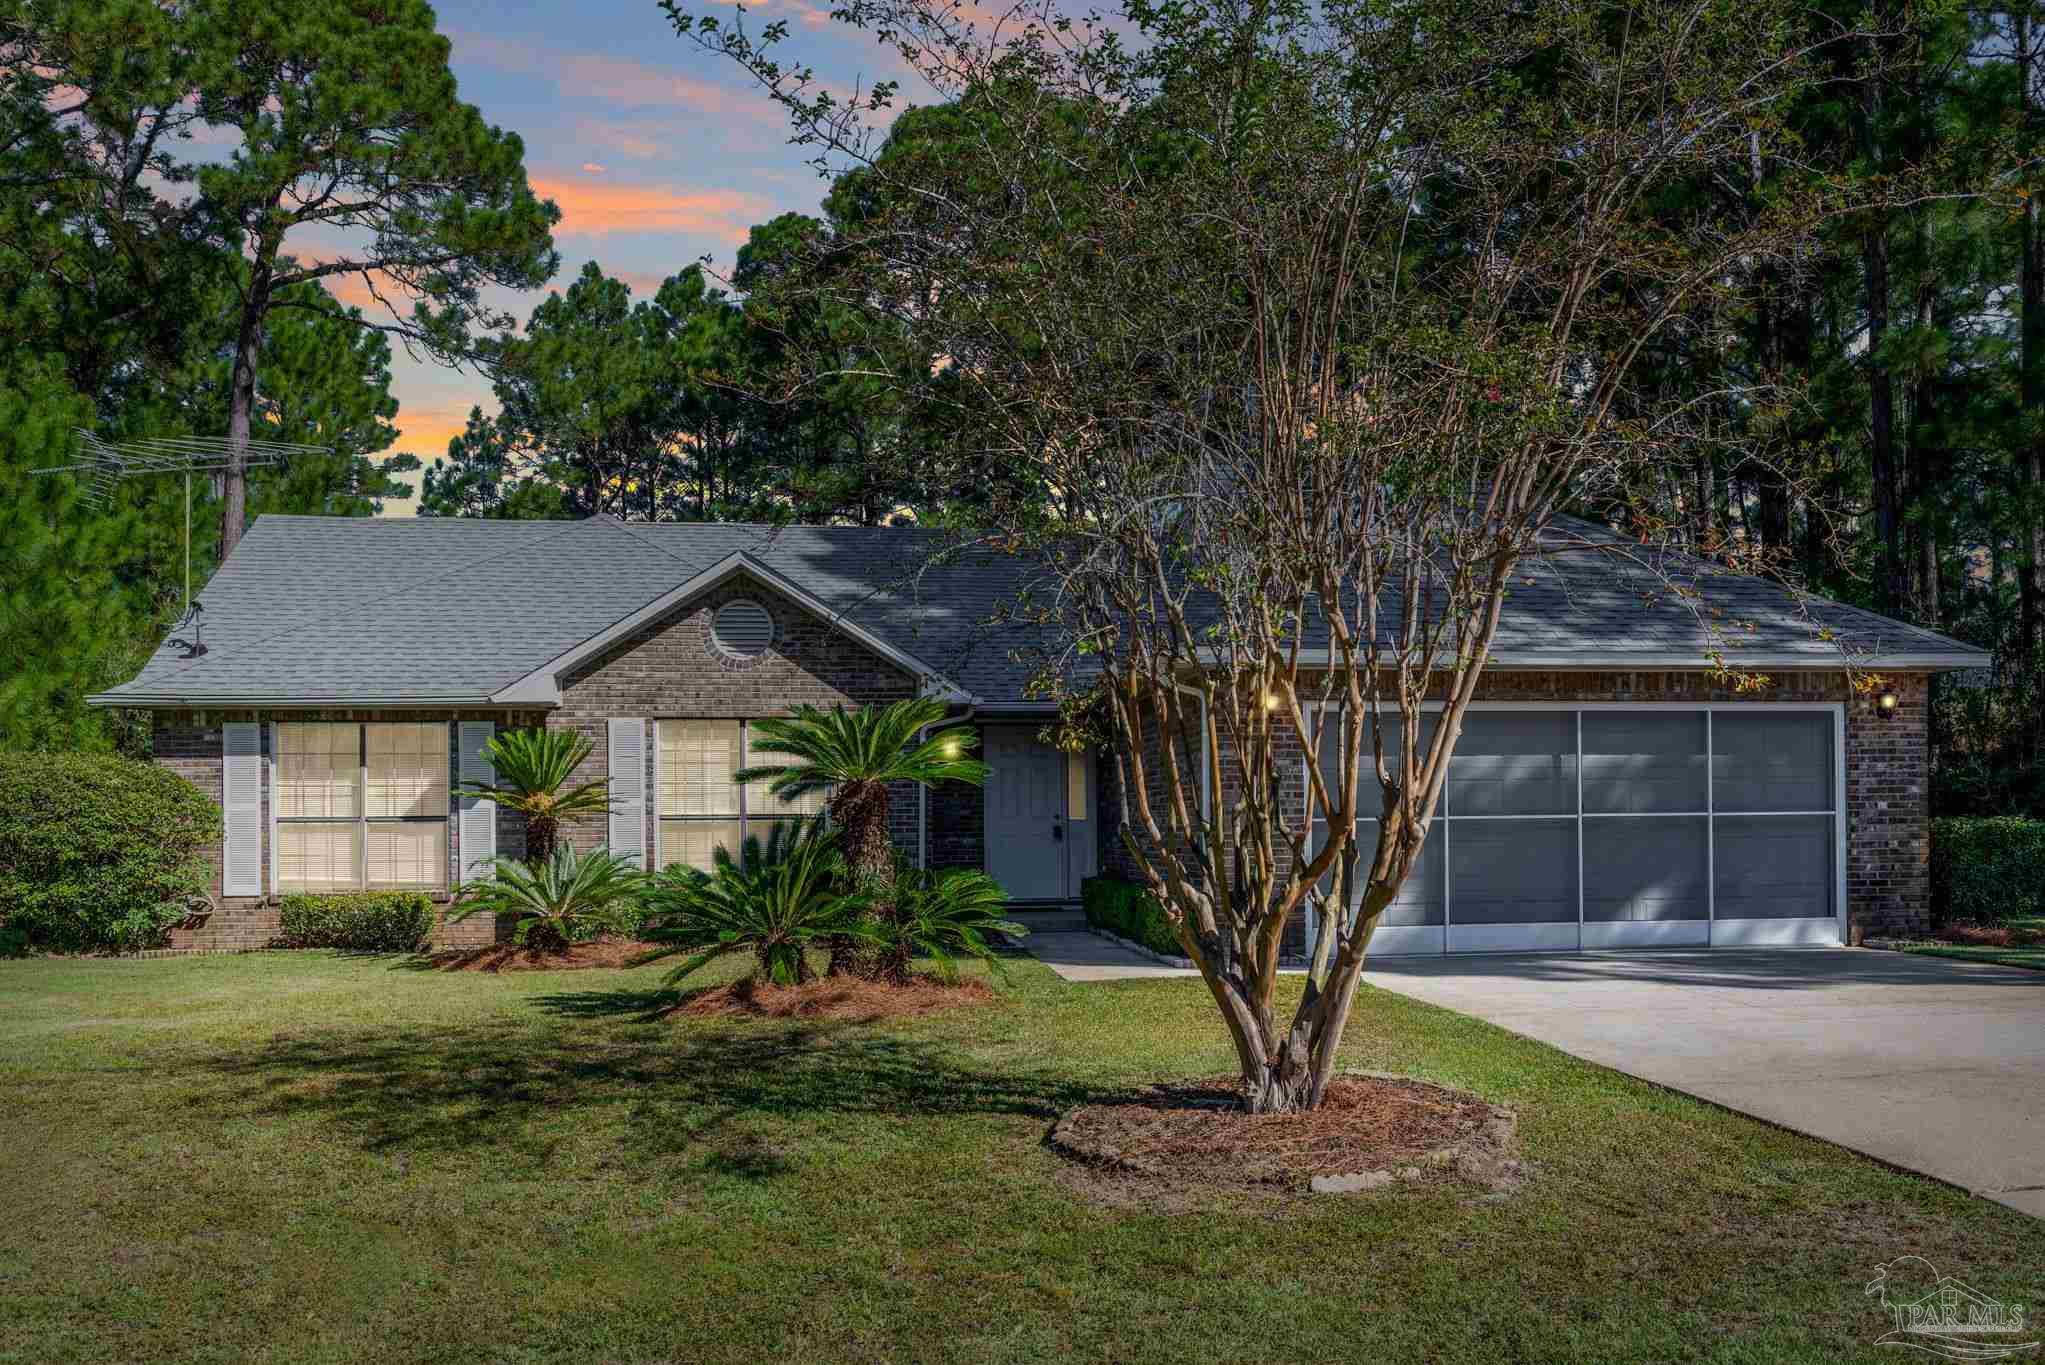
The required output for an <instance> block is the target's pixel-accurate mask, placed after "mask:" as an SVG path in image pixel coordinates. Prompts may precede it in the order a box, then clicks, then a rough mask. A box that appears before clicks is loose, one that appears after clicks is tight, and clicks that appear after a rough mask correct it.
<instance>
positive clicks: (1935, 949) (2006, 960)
mask: <svg viewBox="0 0 2045 1365" xmlns="http://www.w3.org/2000/svg"><path fill="white" fill-rule="evenodd" d="M2006 927H2008V928H2009V929H2011V930H2013V931H2015V936H2016V939H2017V943H2016V944H2015V945H2014V946H2012V947H2008V948H1992V947H1988V946H1986V945H1981V944H1972V943H1933V944H1920V945H1918V946H1916V947H1912V948H1908V949H1906V950H1905V951H1906V952H1912V953H1918V954H1921V955H1922V956H1925V957H1951V958H1958V959H1959V960H1960V961H1962V962H1993V963H1995V964H1997V965H1998V966H2003V967H2029V968H2030V969H2031V970H2032V971H2035V972H2045V918H2039V917H2036V916H2033V917H2031V918H2027V919H2013V920H2010V921H2008V924H2007V926H2006Z"/></svg>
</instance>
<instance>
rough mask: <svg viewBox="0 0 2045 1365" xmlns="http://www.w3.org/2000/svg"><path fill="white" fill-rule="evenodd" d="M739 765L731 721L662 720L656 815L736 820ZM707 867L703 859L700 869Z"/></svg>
mask: <svg viewBox="0 0 2045 1365" xmlns="http://www.w3.org/2000/svg"><path fill="white" fill-rule="evenodd" d="M743 766H744V765H743V764H742V763H740V761H739V724H738V722H737V721H735V720H664V721H662V722H661V723H660V813H661V814H662V815H729V816H734V817H736V816H737V815H738V787H737V785H736V784H735V783H733V782H732V780H731V775H732V774H733V773H735V772H737V771H738V770H739V769H740V768H741V767H743ZM703 865H704V866H705V867H707V866H709V861H708V859H707V857H706V859H705V861H704V864H703Z"/></svg>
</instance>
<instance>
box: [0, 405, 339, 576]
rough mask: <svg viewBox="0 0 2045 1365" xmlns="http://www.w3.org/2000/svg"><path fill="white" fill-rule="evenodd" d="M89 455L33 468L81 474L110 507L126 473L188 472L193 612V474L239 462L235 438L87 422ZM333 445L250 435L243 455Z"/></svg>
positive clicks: (260, 456) (270, 460)
mask: <svg viewBox="0 0 2045 1365" xmlns="http://www.w3.org/2000/svg"><path fill="white" fill-rule="evenodd" d="M72 431H73V432H74V433H75V434H76V435H77V437H78V443H79V444H80V445H81V446H83V447H84V448H85V458H84V459H83V460H80V461H78V462H77V463H76V464H60V465H52V466H50V467H49V468H48V469H32V470H30V471H29V472H30V473H31V474H76V475H78V476H79V478H80V480H81V481H82V482H83V483H84V485H85V501H86V502H87V503H88V504H89V505H91V506H93V507H105V506H106V505H107V504H108V503H109V502H111V501H113V497H114V492H115V490H116V489H117V488H118V487H119V485H120V483H121V481H122V480H123V479H132V478H135V477H136V476H138V475H142V474H182V475H184V476H185V607H184V614H185V616H187V617H189V616H191V614H192V475H193V474H195V473H198V474H206V473H211V472H213V471H214V470H219V469H228V468H231V467H233V465H234V462H235V461H234V443H233V442H232V441H231V440H229V439H228V438H227V437H225V436H149V437H144V438H142V439H140V440H135V441H121V442H118V443H116V442H112V441H102V440H101V439H100V438H99V437H97V436H95V435H93V434H92V433H91V432H89V431H87V430H86V429H85V428H83V427H73V428H72ZM333 453H334V448H333V447H332V446H313V445H295V444H293V443H291V442H288V441H249V442H246V443H245V445H244V448H243V451H242V455H241V463H242V465H243V466H244V467H247V468H255V467H258V466H262V465H280V464H283V463H284V462H285V461H286V460H289V459H290V458H291V457H292V456H294V455H331V454H333Z"/></svg>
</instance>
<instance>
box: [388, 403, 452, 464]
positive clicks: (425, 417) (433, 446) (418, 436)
mask: <svg viewBox="0 0 2045 1365" xmlns="http://www.w3.org/2000/svg"><path fill="white" fill-rule="evenodd" d="M468 424H469V409H468V407H467V406H466V405H464V406H462V407H452V408H434V407H404V406H401V407H399V409H398V415H397V417H396V418H395V419H394V420H393V421H392V423H391V425H393V426H395V427H396V428H397V429H398V439H397V443H396V444H395V445H393V446H392V447H391V449H392V450H394V451H402V452H404V453H405V454H408V455H417V456H418V457H419V458H420V459H421V460H422V461H424V462H425V463H427V464H432V463H433V462H434V461H435V460H437V459H441V458H443V457H444V456H445V455H446V454H447V443H448V442H449V441H452V440H453V439H454V438H455V437H457V436H459V435H461V434H462V430H463V429H464V428H465V427H467V426H468Z"/></svg>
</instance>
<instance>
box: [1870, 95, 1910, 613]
mask: <svg viewBox="0 0 2045 1365" xmlns="http://www.w3.org/2000/svg"><path fill="white" fill-rule="evenodd" d="M1884 79H1886V77H1885V76H1884V75H1883V74H1882V73H1881V72H1880V71H1879V70H1877V71H1874V72H1871V73H1870V74H1869V75H1867V76H1866V77H1864V78H1863V79H1862V81H1861V86H1860V113H1861V142H1862V150H1863V151H1864V152H1865V154H1866V156H1867V161H1868V164H1869V165H1870V166H1871V167H1872V168H1874V170H1875V171H1876V172H1877V173H1879V171H1880V169H1881V165H1882V140H1881V119H1882V103H1883V101H1882V93H1883V92H1882V82H1883V80H1884ZM1860 250H1861V269H1862V274H1863V281H1862V282H1863V286H1864V288H1865V291H1866V294H1865V301H1866V308H1867V386H1868V468H1869V474H1870V476H1871V478H1872V480H1873V483H1874V504H1875V536H1876V544H1875V564H1876V570H1875V600H1876V604H1877V605H1878V606H1880V607H1881V609H1882V610H1883V611H1885V612H1889V613H1891V614H1897V613H1900V611H1901V610H1902V606H1903V599H1904V572H1903V548H1902V545H1901V542H1900V538H1901V535H1902V530H1903V519H1902V499H1901V496H1900V494H1901V490H1900V489H1899V488H1898V487H1897V484H1896V381H1895V377H1894V376H1893V375H1892V374H1890V372H1889V364H1888V361H1886V360H1884V359H1883V358H1882V344H1883V343H1884V342H1885V341H1887V340H1888V336H1889V221H1888V216H1887V215H1886V214H1883V213H1879V212H1877V213H1875V214H1874V215H1873V216H1872V217H1871V218H1870V219H1869V221H1868V223H1867V224H1866V226H1865V227H1864V228H1862V230H1861V239H1860Z"/></svg>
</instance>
